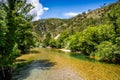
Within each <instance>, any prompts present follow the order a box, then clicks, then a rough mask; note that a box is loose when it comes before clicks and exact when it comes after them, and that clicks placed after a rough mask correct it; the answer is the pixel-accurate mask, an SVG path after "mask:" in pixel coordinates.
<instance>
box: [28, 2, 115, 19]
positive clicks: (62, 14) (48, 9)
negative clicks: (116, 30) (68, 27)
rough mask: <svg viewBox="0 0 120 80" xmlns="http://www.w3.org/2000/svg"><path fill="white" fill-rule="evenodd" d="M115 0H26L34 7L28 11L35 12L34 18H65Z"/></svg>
mask: <svg viewBox="0 0 120 80" xmlns="http://www.w3.org/2000/svg"><path fill="white" fill-rule="evenodd" d="M116 1H117V0H27V2H28V3H32V4H33V6H34V7H35V8H34V9H33V10H31V12H30V13H33V14H36V17H35V18H34V20H39V19H45V18H61V19H67V18H71V17H74V16H76V15H78V14H80V13H82V12H84V11H86V12H87V11H88V9H91V10H94V9H96V8H100V7H101V6H103V4H104V3H105V4H106V5H108V4H110V3H113V2H116Z"/></svg>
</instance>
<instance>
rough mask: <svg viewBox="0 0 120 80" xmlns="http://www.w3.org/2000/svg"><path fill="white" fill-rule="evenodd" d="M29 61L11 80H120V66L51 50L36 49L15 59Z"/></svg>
mask: <svg viewBox="0 0 120 80" xmlns="http://www.w3.org/2000/svg"><path fill="white" fill-rule="evenodd" d="M17 60H21V61H29V62H28V63H26V64H25V65H24V66H23V67H20V68H18V69H17V71H16V72H15V73H14V76H13V80H120V65H114V64H106V63H100V62H90V61H85V60H81V59H78V58H74V57H71V56H70V55H69V53H64V52H61V51H58V50H53V49H39V48H36V49H34V50H33V52H32V53H31V54H25V55H22V56H20V57H18V58H17Z"/></svg>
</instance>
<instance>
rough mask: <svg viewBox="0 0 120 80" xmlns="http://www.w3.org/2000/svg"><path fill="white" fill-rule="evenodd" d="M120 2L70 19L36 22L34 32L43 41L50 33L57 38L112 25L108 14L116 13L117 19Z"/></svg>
mask: <svg viewBox="0 0 120 80" xmlns="http://www.w3.org/2000/svg"><path fill="white" fill-rule="evenodd" d="M119 7H120V2H116V3H112V4H109V5H107V6H105V5H104V6H102V7H101V8H98V9H95V10H88V12H87V13H86V12H83V13H82V14H79V15H77V16H75V17H73V18H70V19H58V18H50V19H41V20H38V21H35V22H34V25H36V27H35V28H34V31H35V32H36V33H38V34H39V35H40V38H42V39H43V37H45V35H46V33H50V34H51V35H52V37H56V36H57V35H58V34H60V33H61V32H63V31H66V32H69V31H70V30H73V31H74V32H80V31H83V30H84V29H86V28H87V27H88V26H97V25H100V24H110V23H109V20H108V14H109V13H110V15H111V16H112V15H113V12H116V15H117V17H120V16H119V13H120V9H119Z"/></svg>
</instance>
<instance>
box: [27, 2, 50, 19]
mask: <svg viewBox="0 0 120 80" xmlns="http://www.w3.org/2000/svg"><path fill="white" fill-rule="evenodd" d="M27 3H31V4H32V5H33V6H34V9H32V10H31V11H30V14H34V15H35V18H34V19H33V20H39V19H40V17H41V15H42V14H43V13H44V11H46V10H49V8H47V7H43V5H42V4H41V3H40V2H39V0H27Z"/></svg>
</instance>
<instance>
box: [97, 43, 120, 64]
mask: <svg viewBox="0 0 120 80" xmlns="http://www.w3.org/2000/svg"><path fill="white" fill-rule="evenodd" d="M116 54H120V51H119V49H118V47H117V45H114V44H113V43H112V42H109V41H104V42H102V43H101V44H100V45H98V46H97V50H96V52H95V59H97V60H99V61H107V62H114V61H115V58H116Z"/></svg>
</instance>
